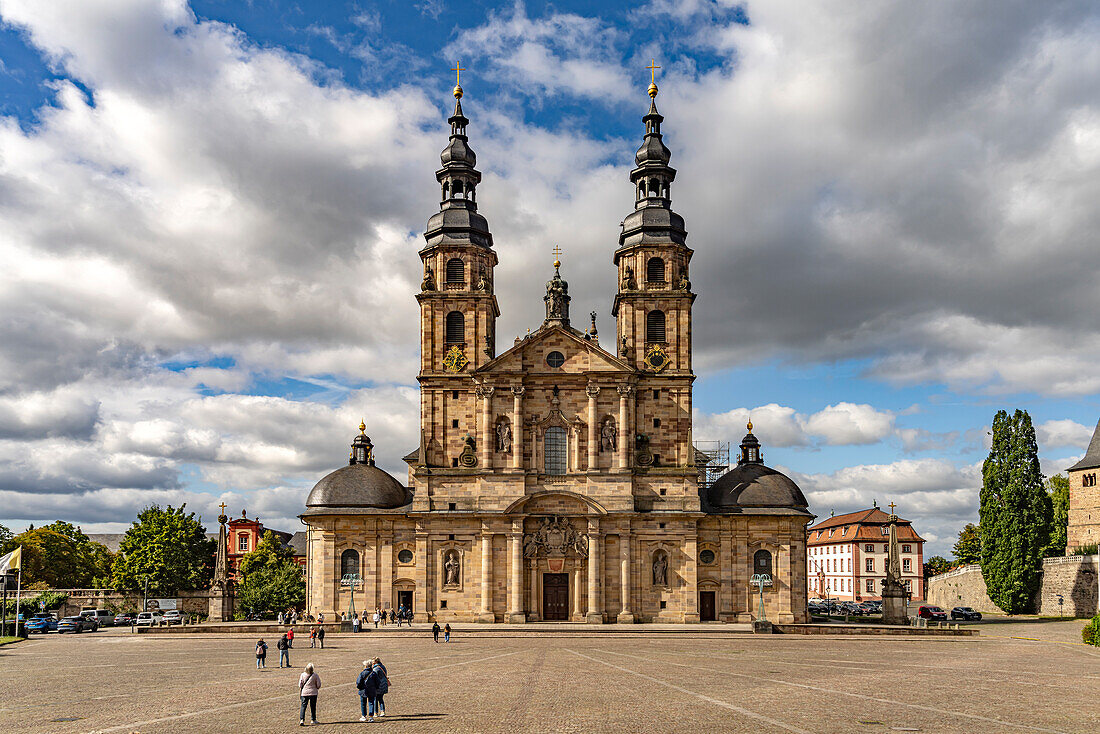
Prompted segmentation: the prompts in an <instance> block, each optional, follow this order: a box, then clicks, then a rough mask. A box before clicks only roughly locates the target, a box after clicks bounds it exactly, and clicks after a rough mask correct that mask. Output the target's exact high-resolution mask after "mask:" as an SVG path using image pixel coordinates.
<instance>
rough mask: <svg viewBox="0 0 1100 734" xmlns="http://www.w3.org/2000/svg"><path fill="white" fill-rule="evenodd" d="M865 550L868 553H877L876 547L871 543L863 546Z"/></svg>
mask: <svg viewBox="0 0 1100 734" xmlns="http://www.w3.org/2000/svg"><path fill="white" fill-rule="evenodd" d="M863 550H864V551H865V552H867V553H874V552H875V546H874V545H872V544H871V543H868V544H867V545H865V546H863Z"/></svg>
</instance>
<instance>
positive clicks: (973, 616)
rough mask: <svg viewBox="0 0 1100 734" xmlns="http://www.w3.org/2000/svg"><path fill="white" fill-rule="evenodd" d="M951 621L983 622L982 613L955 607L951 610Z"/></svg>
mask: <svg viewBox="0 0 1100 734" xmlns="http://www.w3.org/2000/svg"><path fill="white" fill-rule="evenodd" d="M951 619H964V620H966V621H970V620H974V621H975V622H980V621H982V613H981V612H976V611H974V610H973V609H971V608H970V607H955V608H954V609H952V610H951Z"/></svg>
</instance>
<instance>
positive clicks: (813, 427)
mask: <svg viewBox="0 0 1100 734" xmlns="http://www.w3.org/2000/svg"><path fill="white" fill-rule="evenodd" d="M750 419H751V420H752V423H753V433H754V434H755V435H756V436H757V437H758V438H759V439H760V440H761V442H762V443H763V444H764V445H765V446H776V447H787V446H806V445H809V444H811V443H813V439H821V441H820V443H822V444H825V445H829V446H850V445H856V446H860V445H867V444H872V443H878V442H879V441H882V440H884V439H886V438H888V437H889V436H891V435H892V434H893V433H894V415H893V413H891V412H889V411H883V410H878V409H877V408H875V407H873V406H871V405H866V404H859V405H857V404H854V403H837V404H836V405H829V406H826V407H825V408H823V409H821V410H820V411H818V412H816V413H812V414H810V415H804V414H801V413H798V412H796V411H795V410H794V408H790V407H787V406H783V405H777V404H775V403H769V404H768V405H761V406H758V407H756V408H752V409H749V408H736V409H734V410H730V411H727V412H725V413H719V414H709V413H703V412H700V411H698V410H697V411H696V413H695V417H694V421H695V429H694V432H695V436H696V437H698V438H720V437H721V438H725V439H729V438H739V437H740V435H741V432H742V431H744V430H745V425H746V424H747V423H748V421H749V420H750Z"/></svg>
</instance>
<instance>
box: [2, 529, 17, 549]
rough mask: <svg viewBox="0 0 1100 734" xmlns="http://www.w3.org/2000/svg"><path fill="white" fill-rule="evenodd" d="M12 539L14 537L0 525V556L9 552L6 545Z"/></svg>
mask: <svg viewBox="0 0 1100 734" xmlns="http://www.w3.org/2000/svg"><path fill="white" fill-rule="evenodd" d="M14 537H15V536H14V535H12V533H11V531H10V530H8V529H7V528H6V527H4V526H3V525H0V556H2V555H4V554H6V553H7V552H8V551H9V550H11V548H9V547H8V544H9V543H11V539H12V538H14Z"/></svg>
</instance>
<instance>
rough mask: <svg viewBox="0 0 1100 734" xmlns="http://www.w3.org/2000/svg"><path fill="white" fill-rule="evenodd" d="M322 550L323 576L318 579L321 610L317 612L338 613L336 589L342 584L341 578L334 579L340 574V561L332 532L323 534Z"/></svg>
mask: <svg viewBox="0 0 1100 734" xmlns="http://www.w3.org/2000/svg"><path fill="white" fill-rule="evenodd" d="M321 548H322V549H323V550H322V551H321V563H320V564H318V565H319V566H320V568H321V569H322V571H321V574H322V576H321V578H320V579H318V582H319V583H320V585H321V608H320V609H319V610H317V611H319V612H325V613H327V614H331V613H332V612H334V611H336V599H337V596H336V589H337V587H338V585H339V583H340V579H339V578H334V576H335V575H336V574H337V573H338V568H337V565H338V564H339V563H340V559H339V558H337V557H336V535H335V534H334V533H333V532H332V531H330V530H326V531H325V532H324V533H323V534H322V536H321ZM326 559H327V560H328V562H327V563H326V562H325V560H326Z"/></svg>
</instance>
